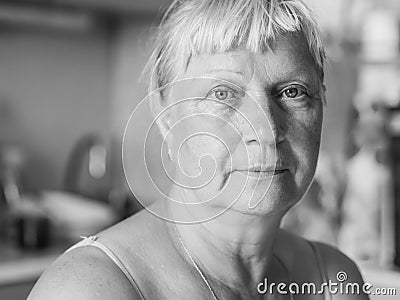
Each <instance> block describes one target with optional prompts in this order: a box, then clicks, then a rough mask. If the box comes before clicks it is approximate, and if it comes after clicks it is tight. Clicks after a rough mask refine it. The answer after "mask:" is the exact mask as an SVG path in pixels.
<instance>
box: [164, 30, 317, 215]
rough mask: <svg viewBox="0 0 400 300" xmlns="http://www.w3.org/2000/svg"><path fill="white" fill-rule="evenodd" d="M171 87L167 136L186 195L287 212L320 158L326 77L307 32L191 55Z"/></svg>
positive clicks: (251, 209)
mask: <svg viewBox="0 0 400 300" xmlns="http://www.w3.org/2000/svg"><path fill="white" fill-rule="evenodd" d="M179 79H182V80H178V81H177V82H175V83H173V84H171V85H170V89H169V90H168V93H167V95H168V96H167V97H168V103H167V104H168V105H170V106H169V108H168V110H166V112H167V113H166V114H165V115H164V116H163V117H164V118H167V123H168V124H169V128H168V132H167V134H166V136H165V141H166V143H167V145H168V147H169V148H170V151H171V157H172V161H173V162H174V164H175V182H174V184H176V185H179V186H180V187H181V188H182V189H183V190H184V193H185V195H186V197H187V199H186V201H188V202H204V201H208V202H207V205H210V206H215V207H221V206H225V207H227V206H229V205H231V204H233V206H232V208H231V209H234V210H237V211H240V212H242V213H252V214H267V213H277V212H284V211H285V210H286V209H287V208H289V207H290V206H291V205H293V204H295V203H296V202H297V201H298V200H299V199H300V198H301V197H302V196H303V194H304V192H305V190H306V188H307V187H308V185H309V183H310V181H311V179H312V177H313V175H314V171H315V166H316V162H317V157H318V152H319V145H320V136H321V125H322V115H323V103H322V99H321V95H322V92H321V86H322V84H321V82H320V79H319V76H318V73H317V70H316V67H315V63H314V61H313V59H312V57H311V55H310V53H309V50H308V46H307V43H306V41H305V40H304V38H302V37H296V36H294V35H287V36H285V37H282V38H280V39H278V40H277V41H276V42H275V43H274V45H272V47H271V51H267V52H265V53H251V52H249V51H247V50H234V51H229V52H226V53H221V54H204V55H199V56H196V57H193V58H192V59H191V60H190V62H189V64H188V67H187V69H186V72H185V74H183V75H182V76H181V77H180V78H179Z"/></svg>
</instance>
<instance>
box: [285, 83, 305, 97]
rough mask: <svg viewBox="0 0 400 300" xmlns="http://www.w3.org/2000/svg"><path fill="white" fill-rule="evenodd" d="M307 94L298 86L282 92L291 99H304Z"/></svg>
mask: <svg viewBox="0 0 400 300" xmlns="http://www.w3.org/2000/svg"><path fill="white" fill-rule="evenodd" d="M305 94H306V91H305V90H304V89H303V88H301V87H298V86H290V87H288V88H286V89H284V90H283V91H282V95H283V96H284V97H286V98H289V99H295V98H299V97H302V96H304V95H305Z"/></svg>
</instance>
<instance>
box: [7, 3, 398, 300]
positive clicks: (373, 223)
mask: <svg viewBox="0 0 400 300" xmlns="http://www.w3.org/2000/svg"><path fill="white" fill-rule="evenodd" d="M305 1H306V2H307V3H309V5H310V6H311V7H312V8H313V9H314V11H315V13H316V18H317V20H318V21H319V23H320V24H321V27H322V29H323V33H324V38H325V42H326V45H327V50H328V56H329V62H328V65H327V68H326V74H325V76H326V86H327V105H326V107H325V116H324V131H323V141H322V148H321V157H320V162H319V165H318V169H317V173H316V179H315V180H314V182H313V184H312V185H311V187H310V189H309V191H308V193H307V195H306V196H305V197H304V199H303V201H302V202H301V203H300V204H299V205H297V206H296V207H295V208H294V209H293V210H292V211H291V212H290V214H288V216H287V217H285V220H284V222H283V227H285V228H286V229H288V230H290V231H293V232H296V233H298V234H301V235H303V236H305V237H307V238H310V239H316V240H321V241H324V242H327V243H329V244H332V245H334V246H337V247H339V248H340V249H341V250H343V251H344V252H345V253H346V254H348V255H349V256H350V257H352V258H353V259H355V260H356V261H357V262H359V264H360V266H361V271H362V273H363V274H364V277H365V280H366V281H368V282H370V283H372V284H375V285H376V286H380V287H393V286H394V287H397V292H398V293H400V271H399V269H398V268H399V266H400V1H398V0H335V1H331V0H305ZM169 3H170V1H169V0H146V1H139V0H113V1H109V0H9V1H0V299H13V300H18V299H25V297H26V296H27V294H28V292H29V290H30V289H31V287H32V286H33V284H34V282H35V281H36V280H37V278H38V276H39V275H40V273H41V272H42V271H43V269H44V268H45V267H46V266H48V265H49V264H50V263H51V262H52V261H53V260H54V259H55V258H56V257H57V256H58V255H59V254H60V253H62V252H63V251H64V250H65V249H66V248H67V247H68V246H69V245H71V244H72V243H74V242H76V241H77V240H78V239H79V236H85V235H90V234H94V233H96V232H97V231H99V230H101V229H102V228H105V227H107V226H109V225H111V224H113V223H115V222H117V221H118V220H121V219H123V218H125V217H127V216H129V215H132V214H133V213H135V212H137V211H139V210H140V209H142V206H141V205H140V203H139V202H138V201H137V200H136V198H135V196H134V195H133V194H132V193H131V192H130V190H129V188H128V185H127V183H126V181H125V178H124V173H123V168H122V163H121V144H122V138H123V133H124V128H125V125H126V123H127V121H128V118H129V116H130V113H131V111H132V110H133V109H134V108H135V106H136V105H137V104H138V102H139V101H140V100H142V99H143V98H144V96H146V84H145V82H144V81H140V77H141V73H142V70H143V67H144V65H145V63H146V60H147V58H148V57H149V55H150V50H151V46H152V36H153V30H154V27H155V26H156V25H157V23H158V21H159V20H160V17H161V15H162V11H163V10H164V9H165V8H166V7H167V6H168V4H169ZM143 119H144V120H145V119H146V120H149V119H150V115H143ZM138 126H140V124H138ZM139 130H140V129H139ZM157 142H158V141H154V143H157ZM142 146H143V145H140V144H138V145H133V147H132V148H130V149H134V150H133V153H132V155H131V157H132V161H131V162H129V163H131V164H134V163H135V158H137V157H139V156H140V155H141V154H142V152H141V151H142V150H141V149H142ZM135 149H136V150H135ZM152 167H153V168H156V169H157V168H158V166H150V168H152ZM144 172H146V170H144V169H142V168H141V167H140V166H138V168H137V170H135V171H134V174H132V176H133V179H132V180H134V181H135V182H136V183H137V184H136V186H139V187H141V188H140V189H139V190H138V191H136V192H135V195H136V197H140V199H145V201H146V203H150V202H152V201H153V200H154V195H151V194H149V193H148V191H149V190H150V189H148V187H147V186H146V183H145V182H144V181H143V184H141V180H143V179H142V177H143V176H142V174H144ZM382 297H383V296H382ZM397 297H398V296H397ZM372 299H380V298H379V297H376V298H372ZM385 299H392V298H391V297H389V296H385ZM393 299H397V298H396V297H393Z"/></svg>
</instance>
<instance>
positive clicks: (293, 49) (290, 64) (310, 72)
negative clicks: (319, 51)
mask: <svg viewBox="0 0 400 300" xmlns="http://www.w3.org/2000/svg"><path fill="white" fill-rule="evenodd" d="M219 73H229V74H232V75H233V76H236V75H238V76H242V77H244V78H246V79H248V80H249V81H250V80H251V79H252V78H254V77H257V78H261V79H263V80H273V81H280V80H289V79H293V77H296V78H297V77H307V78H306V79H308V80H312V81H315V80H317V78H318V73H317V67H316V65H315V62H314V59H313V57H312V55H311V53H310V50H309V48H308V44H307V42H306V40H305V39H304V38H303V37H302V36H298V35H294V34H290V35H286V36H280V37H279V38H278V39H276V41H274V42H273V43H271V47H270V49H268V50H267V51H265V52H263V53H254V52H250V51H248V50H246V49H236V50H231V51H228V52H224V53H216V54H201V55H198V56H194V57H192V59H191V60H190V62H189V63H188V66H187V68H186V70H185V72H183V74H182V78H193V77H201V76H210V77H212V76H214V75H217V74H219Z"/></svg>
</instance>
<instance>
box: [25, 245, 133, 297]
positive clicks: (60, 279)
mask: <svg viewBox="0 0 400 300" xmlns="http://www.w3.org/2000/svg"><path fill="white" fill-rule="evenodd" d="M38 299H40V300H42V299H54V300H67V299H68V300H69V299H71V300H72V299H85V300H91V299H115V300H117V299H119V300H125V299H141V298H140V296H139V295H138V293H137V292H136V290H135V289H134V287H133V286H132V285H131V284H130V282H129V280H128V279H127V278H126V277H125V275H124V274H123V273H122V272H121V270H120V269H119V268H118V267H117V266H116V265H115V264H114V262H112V261H111V260H110V259H109V258H108V257H107V256H106V254H105V253H103V252H102V251H101V250H100V249H98V248H95V247H82V248H77V249H74V250H72V251H70V252H68V253H64V254H63V255H61V256H60V257H59V258H58V259H57V260H56V261H55V262H54V263H53V264H52V265H51V266H50V267H49V268H48V269H47V270H46V271H45V272H44V273H43V274H42V276H41V277H40V279H39V280H38V282H37V283H36V284H35V286H34V288H33V289H32V291H31V293H30V295H29V297H28V300H38Z"/></svg>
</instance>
